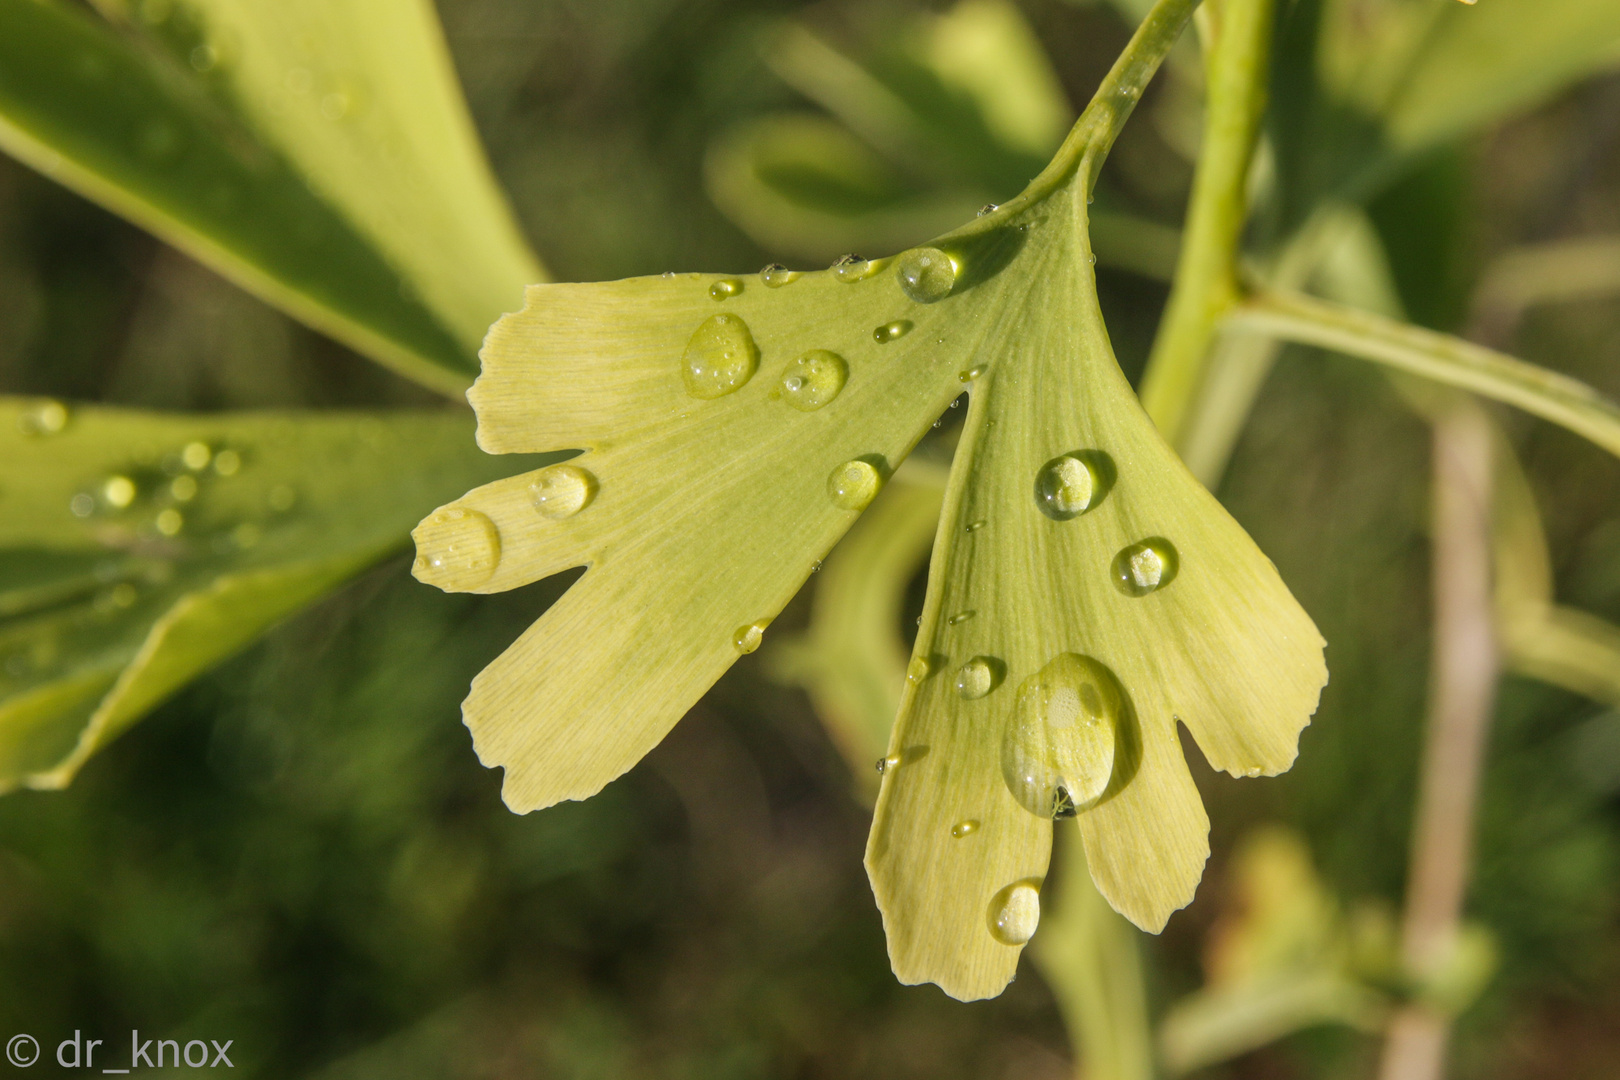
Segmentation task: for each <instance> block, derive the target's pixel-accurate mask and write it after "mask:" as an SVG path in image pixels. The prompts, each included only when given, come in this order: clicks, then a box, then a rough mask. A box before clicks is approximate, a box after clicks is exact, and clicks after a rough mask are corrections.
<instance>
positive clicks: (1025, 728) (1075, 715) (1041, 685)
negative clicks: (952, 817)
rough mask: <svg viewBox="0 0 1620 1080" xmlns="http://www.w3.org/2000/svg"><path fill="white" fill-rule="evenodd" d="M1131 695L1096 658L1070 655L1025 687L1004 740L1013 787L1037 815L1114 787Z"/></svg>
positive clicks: (1004, 767)
mask: <svg viewBox="0 0 1620 1080" xmlns="http://www.w3.org/2000/svg"><path fill="white" fill-rule="evenodd" d="M1123 702H1124V694H1123V692H1122V691H1121V690H1120V687H1119V680H1118V679H1116V678H1115V677H1114V673H1113V672H1111V671H1109V670H1108V669H1107V668H1106V667H1104V666H1103V665H1102V664H1100V663H1098V662H1097V661H1096V660H1093V659H1092V658H1091V657H1089V656H1081V655H1079V654H1077V653H1062V654H1061V655H1059V656H1057V657H1055V658H1054V659H1053V660H1051V661H1050V662H1049V663H1048V664H1047V665H1046V666H1045V667H1043V668H1041V670H1040V671H1037V672H1036V673H1035V674H1033V675H1031V676H1030V677H1029V678H1027V679H1025V680H1024V681H1023V683H1021V684H1020V685H1019V687H1018V694H1017V697H1016V698H1015V699H1014V701H1013V710H1012V715H1011V716H1010V717H1009V718H1008V720H1007V727H1006V731H1005V732H1004V733H1003V736H1002V742H1001V775H1002V779H1004V780H1005V781H1006V783H1007V790H1008V791H1010V792H1012V796H1013V798H1014V799H1016V800H1018V804H1019V805H1020V806H1022V807H1023V808H1024V809H1025V810H1028V811H1029V812H1030V813H1032V814H1034V815H1036V816H1037V817H1044V818H1049V817H1055V816H1057V813H1058V812H1059V811H1060V810H1062V809H1065V805H1064V804H1065V803H1067V804H1068V808H1069V809H1075V810H1084V809H1089V808H1090V807H1091V806H1092V805H1094V804H1095V803H1096V802H1097V800H1098V799H1100V798H1101V797H1102V794H1103V792H1104V791H1105V790H1107V788H1108V781H1109V778H1110V777H1112V776H1113V773H1114V744H1115V741H1116V732H1117V731H1118V728H1119V724H1120V715H1121V712H1122V710H1123Z"/></svg>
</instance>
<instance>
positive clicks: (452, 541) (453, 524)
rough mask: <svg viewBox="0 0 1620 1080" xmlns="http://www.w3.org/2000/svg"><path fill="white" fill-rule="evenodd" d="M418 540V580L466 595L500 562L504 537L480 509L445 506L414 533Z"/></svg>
mask: <svg viewBox="0 0 1620 1080" xmlns="http://www.w3.org/2000/svg"><path fill="white" fill-rule="evenodd" d="M411 538H412V539H413V540H415V541H416V552H417V554H416V562H415V564H414V565H413V566H412V567H411V573H412V574H414V575H415V576H416V580H418V581H421V582H425V583H426V584H428V585H437V586H438V587H439V588H441V589H443V590H445V591H446V592H465V591H467V590H469V589H473V588H476V587H478V586H479V585H482V584H483V583H484V582H486V581H488V580H489V579H490V577H491V576H492V575H493V574H494V573H495V567H496V566H497V565H498V564H499V563H500V561H501V534H500V532H499V531H497V530H496V528H495V523H494V522H493V521H491V520H489V518H487V517H485V516H484V515H483V514H480V513H479V512H478V511H477V510H468V509H467V508H465V507H462V506H446V507H443V508H441V509H438V510H435V511H434V512H433V513H432V514H430V515H429V516H428V518H427V520H426V521H424V522H422V523H421V524H420V525H418V526H417V527H416V528H414V529H412V530H411Z"/></svg>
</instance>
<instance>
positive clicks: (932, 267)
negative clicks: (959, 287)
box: [894, 247, 958, 304]
mask: <svg viewBox="0 0 1620 1080" xmlns="http://www.w3.org/2000/svg"><path fill="white" fill-rule="evenodd" d="M957 272H958V267H957V265H956V260H955V259H952V258H951V257H950V256H949V255H947V254H945V253H944V252H943V251H941V250H939V248H931V247H924V248H912V249H911V250H910V251H908V252H906V253H905V254H904V255H902V256H900V260H899V262H898V263H896V265H895V268H894V274H895V277H896V278H897V279H898V280H899V282H900V291H901V292H903V293H905V294H906V296H907V297H908V298H910V299H911V300H914V301H916V302H917V303H919V304H932V303H935V302H937V301H940V300H943V299H945V298H946V297H947V296H949V295H951V290H952V289H954V288H955V287H956V275H957Z"/></svg>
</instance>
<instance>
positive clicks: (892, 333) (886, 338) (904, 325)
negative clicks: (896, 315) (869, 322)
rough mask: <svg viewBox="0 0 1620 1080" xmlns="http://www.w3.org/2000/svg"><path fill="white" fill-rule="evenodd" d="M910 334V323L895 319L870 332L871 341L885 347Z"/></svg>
mask: <svg viewBox="0 0 1620 1080" xmlns="http://www.w3.org/2000/svg"><path fill="white" fill-rule="evenodd" d="M909 333H911V323H910V322H909V321H908V320H906V319H896V320H894V322H891V323H884V324H883V325H882V326H880V327H878V328H877V329H876V330H874V331H872V340H873V341H875V342H877V343H878V344H879V345H887V344H888V343H889V342H891V341H893V340H894V339H895V338H903V337H905V336H906V335H907V334H909Z"/></svg>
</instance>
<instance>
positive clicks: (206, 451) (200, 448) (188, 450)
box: [180, 442, 214, 472]
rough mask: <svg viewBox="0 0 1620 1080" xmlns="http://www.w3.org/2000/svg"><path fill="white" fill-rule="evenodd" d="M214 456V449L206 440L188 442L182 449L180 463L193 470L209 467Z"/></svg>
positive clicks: (198, 470) (197, 470)
mask: <svg viewBox="0 0 1620 1080" xmlns="http://www.w3.org/2000/svg"><path fill="white" fill-rule="evenodd" d="M213 457H214V451H213V450H212V449H210V447H209V445H208V444H207V443H205V442H188V443H186V445H185V446H183V447H181V449H180V464H182V465H184V466H185V467H186V468H188V469H190V470H191V471H192V472H200V471H201V470H203V469H206V468H208V463H209V462H210V461H212V460H213Z"/></svg>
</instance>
